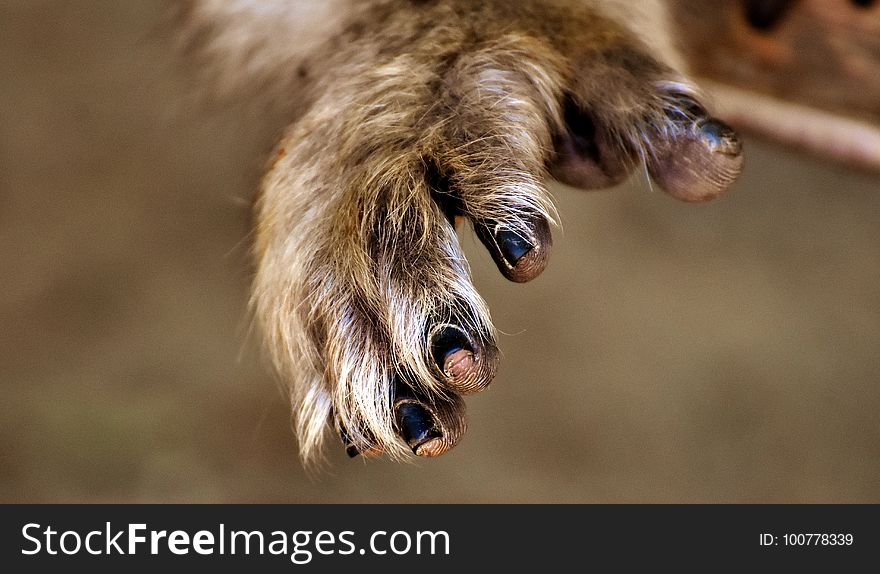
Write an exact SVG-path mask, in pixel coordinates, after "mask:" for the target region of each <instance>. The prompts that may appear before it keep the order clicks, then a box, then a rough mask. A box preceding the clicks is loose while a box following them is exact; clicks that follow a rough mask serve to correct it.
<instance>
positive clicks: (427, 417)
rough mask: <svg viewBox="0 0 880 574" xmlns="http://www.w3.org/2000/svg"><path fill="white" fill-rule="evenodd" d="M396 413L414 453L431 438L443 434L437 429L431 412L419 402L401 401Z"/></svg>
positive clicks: (398, 424)
mask: <svg viewBox="0 0 880 574" xmlns="http://www.w3.org/2000/svg"><path fill="white" fill-rule="evenodd" d="M395 414H396V417H397V426H398V427H400V434H401V436H402V437H403V440H405V441H406V444H407V445H409V447H410V448H411V449H412V451H413V453H415V452H416V451H417V450H418V448H419V447H420V446H421V445H423V444H425V443H426V442H428V441H429V440H431V439H435V438H440V437H441V436H443V435H442V433H440V432H439V431H438V430H437V429H436V427H435V425H434V417H433V416H432V415H431V413H429V412H428V410H427V409H425V408H424V407H423V406H422V405H420V404H418V403H413V402H405V403H400V404H398V405H397V409H396V412H395Z"/></svg>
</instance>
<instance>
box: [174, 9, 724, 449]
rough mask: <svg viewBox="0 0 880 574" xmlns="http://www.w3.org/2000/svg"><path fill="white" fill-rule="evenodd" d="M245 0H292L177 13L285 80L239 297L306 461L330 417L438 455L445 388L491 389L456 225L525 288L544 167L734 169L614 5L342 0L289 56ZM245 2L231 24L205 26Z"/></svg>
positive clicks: (351, 431) (445, 431)
mask: <svg viewBox="0 0 880 574" xmlns="http://www.w3.org/2000/svg"><path fill="white" fill-rule="evenodd" d="M256 4H259V5H261V6H264V5H266V6H268V5H270V6H273V7H274V8H276V9H278V10H281V11H282V12H283V10H284V9H285V6H286V5H293V4H297V5H298V9H302V8H303V7H304V6H305V5H307V4H309V3H308V2H300V3H295V2H283V1H281V0H275V1H273V2H265V3H250V2H229V3H227V4H226V5H222V4H219V3H217V2H212V1H210V0H204V1H203V2H195V3H193V4H192V6H191V9H190V11H189V14H190V16H189V19H190V21H191V22H193V21H195V22H196V23H197V24H198V25H195V28H199V26H201V28H199V29H202V28H204V29H205V30H207V32H205V33H204V34H203V38H202V40H201V41H202V42H203V45H205V46H209V47H213V49H215V50H218V49H221V48H222V46H223V42H224V40H220V38H222V37H223V35H222V33H221V32H218V31H217V30H221V31H222V30H226V31H227V37H228V34H230V32H229V30H239V33H240V34H242V36H241V38H247V39H248V40H247V41H245V40H241V41H240V42H239V44H240V45H242V44H244V45H247V46H248V53H249V54H250V55H251V57H253V58H263V60H260V61H259V62H255V63H253V64H252V65H250V67H249V68H247V69H249V70H251V71H253V73H254V74H258V76H259V77H261V78H263V77H267V72H266V70H274V72H272V73H268V77H271V76H272V75H273V74H278V75H280V76H281V77H282V80H279V84H278V85H287V83H289V82H293V83H297V84H298V87H297V90H299V93H301V94H303V95H302V96H301V97H302V99H303V101H304V102H305V103H304V104H303V105H302V106H301V109H302V113H301V114H300V115H299V116H298V117H296V118H295V121H293V123H292V125H291V126H290V128H289V129H288V130H287V132H286V134H285V136H284V137H283V139H282V141H281V143H280V144H279V147H278V149H277V154H276V157H275V159H274V161H273V163H272V166H271V168H270V169H269V171H268V173H267V175H266V177H265V180H264V183H263V186H262V190H261V193H260V195H259V198H258V201H257V203H256V209H257V234H256V236H257V238H256V244H255V255H256V261H257V275H256V278H255V282H254V291H253V306H254V309H255V312H256V315H257V318H258V320H259V322H260V324H261V326H262V328H263V332H264V334H265V338H266V342H267V346H268V348H269V350H270V352H271V355H272V357H273V360H274V362H275V364H276V366H277V368H278V370H279V372H280V373H281V376H282V377H283V378H284V380H285V381H286V382H288V383H289V385H290V389H291V400H292V404H293V406H294V412H295V413H296V417H297V430H298V435H299V440H300V445H301V451H302V453H303V456H304V458H305V459H306V460H312V459H314V458H315V457H316V456H317V454H318V453H319V450H320V446H321V444H322V442H323V438H324V435H325V434H326V433H325V430H326V429H328V428H333V429H335V431H336V432H337V433H338V434H339V435H340V436H342V437H343V441H344V442H345V443H346V445H347V446H348V448H349V452H350V453H352V454H355V453H362V454H377V453H385V454H389V455H392V456H403V455H405V454H408V453H409V452H413V453H415V454H417V455H422V456H436V455H439V454H442V453H444V452H446V451H448V450H449V449H450V448H451V447H453V446H454V445H455V444H456V442H457V441H458V440H459V439H460V438H461V436H462V435H463V433H464V430H465V415H464V402H463V401H462V399H461V395H464V394H467V393H471V392H475V391H478V390H480V389H482V388H484V387H485V386H486V385H488V384H489V382H490V381H491V380H492V378H493V376H494V373H495V370H496V366H497V361H498V351H497V349H496V346H495V340H494V334H493V327H492V323H491V319H490V316H489V312H488V310H487V309H486V306H485V304H484V302H483V301H482V299H481V298H480V296H479V295H478V294H477V293H476V291H475V290H474V288H473V285H472V284H471V281H470V278H469V271H468V266H467V263H466V261H465V260H464V257H463V255H462V253H461V249H460V247H459V244H458V240H457V237H456V233H455V226H454V224H455V222H456V221H458V219H459V218H460V217H466V218H469V219H470V220H471V221H472V222H473V225H474V228H475V230H476V232H477V234H478V236H479V237H480V239H481V240H482V241H483V243H484V244H485V245H486V247H487V248H488V250H489V251H490V253H491V255H492V256H493V258H494V260H495V262H496V264H497V265H498V268H499V270H500V271H501V272H502V273H503V274H504V275H505V276H506V277H508V278H509V279H511V280H514V281H528V280H529V279H532V278H533V277H535V276H537V275H538V274H539V273H540V272H541V271H542V270H543V268H544V266H545V265H546V264H547V260H548V255H549V252H550V246H551V236H550V225H551V224H552V222H553V220H554V208H553V205H552V202H551V201H550V198H549V196H548V194H547V192H546V190H545V187H544V181H545V178H546V177H547V175H548V174H549V175H553V176H554V177H557V178H559V179H561V180H563V181H565V182H567V183H570V184H573V185H577V186H581V187H585V188H594V187H603V186H607V185H609V184H612V183H615V182H617V181H619V180H620V179H621V178H622V177H625V176H626V175H627V174H628V173H629V172H630V171H631V170H632V169H633V168H634V166H635V165H637V164H639V163H640V162H644V163H645V164H646V165H647V167H648V169H649V171H650V172H651V174H652V176H653V178H654V179H655V180H656V181H657V182H658V184H659V185H660V186H661V187H663V188H664V189H666V190H667V191H668V192H669V193H670V194H672V195H673V196H675V197H677V198H679V199H683V200H687V201H704V200H707V199H711V198H712V197H714V196H716V195H717V194H719V193H721V192H722V191H724V190H725V189H727V187H728V186H729V185H730V183H732V181H733V180H734V179H735V177H736V176H737V174H738V173H739V170H740V168H741V155H740V148H739V143H738V141H737V140H736V137H735V135H734V134H733V132H732V131H730V130H729V129H728V128H727V127H726V126H724V125H723V124H722V123H720V122H718V121H717V120H714V119H712V118H711V117H710V116H709V115H708V113H707V112H706V111H705V109H704V108H703V107H702V106H701V105H700V104H698V103H697V100H696V97H695V91H694V89H693V88H692V87H691V86H690V85H689V84H688V82H687V81H686V80H685V79H684V78H683V76H681V75H680V74H679V73H677V72H675V71H674V70H673V69H672V68H670V67H669V66H668V64H667V63H666V62H663V61H660V60H659V59H658V58H656V57H655V56H654V55H652V54H653V53H654V51H653V50H652V49H651V47H649V46H648V45H647V44H645V43H644V42H643V40H642V39H640V37H639V36H638V35H637V34H636V33H634V31H633V30H634V29H639V30H640V29H642V28H641V26H642V25H641V24H639V25H636V26H634V25H633V24H632V22H629V23H627V22H625V21H624V22H621V16H620V13H621V10H620V7H621V6H620V2H614V1H608V2H562V1H554V0H528V1H522V2H515V3H509V2H501V1H500V0H485V1H482V2H473V1H467V0H446V1H443V0H434V1H430V0H426V1H415V0H373V1H366V2H353V3H351V4H350V5H348V7H349V10H347V11H342V10H340V14H342V13H344V16H342V17H339V18H335V19H334V20H333V22H331V23H326V22H325V23H324V25H325V28H324V30H325V31H326V32H325V33H326V34H327V35H328V38H327V39H326V41H324V43H314V45H311V46H310V48H309V50H307V53H306V54H304V55H303V54H297V55H296V56H294V55H293V54H294V52H295V50H293V49H290V50H289V51H286V50H285V48H284V46H283V44H282V45H279V44H278V42H285V41H286V40H285V39H284V38H283V37H280V36H272V35H271V34H275V32H274V31H273V30H276V31H277V27H278V26H277V22H273V23H272V25H269V24H266V25H265V26H266V29H265V30H263V29H262V27H261V26H255V27H252V28H251V29H247V28H246V26H247V25H252V26H253V22H254V21H258V20H255V18H256V19H258V17H259V16H260V15H261V14H262V15H263V16H265V13H262V12H261V10H262V9H258V8H256V7H255V6H256ZM248 5H251V11H253V13H252V14H250V15H249V17H248V18H243V19H242V22H241V26H242V28H236V26H237V24H236V18H230V19H228V20H224V19H223V14H224V11H223V10H224V8H223V7H224V6H225V7H226V8H229V7H230V6H233V7H236V8H237V9H246V8H247V6H248ZM226 14H227V15H228V13H226ZM212 18H213V19H212ZM206 22H209V23H210V25H207V24H206ZM206 26H207V27H206ZM212 27H213V28H212ZM245 29H247V30H248V31H246V32H245V31H244V30H245ZM212 30H213V32H212ZM203 31H204V30H203ZM267 33H268V34H269V36H267V35H266V34H267ZM261 34H262V36H261ZM253 35H257V36H258V37H260V38H261V40H259V41H256V40H254V39H253V38H252V36H253ZM212 42H213V43H212ZM218 42H219V44H218ZM657 43H658V45H661V46H668V42H667V41H666V40H665V39H660V37H659V36H658V39H657ZM218 46H219V47H220V48H218ZM281 53H283V54H285V56H284V57H283V58H282V57H281V56H279V55H278V54H281ZM276 61H278V62H281V63H282V65H281V66H280V67H274V68H273V63H274V62H276ZM247 69H246V70H245V71H247ZM223 73H229V74H231V77H236V72H235V71H228V72H221V75H222V74H223ZM227 83H228V82H227Z"/></svg>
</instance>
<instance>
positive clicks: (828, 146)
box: [670, 0, 880, 173]
mask: <svg viewBox="0 0 880 574" xmlns="http://www.w3.org/2000/svg"><path fill="white" fill-rule="evenodd" d="M670 4H671V8H672V20H673V22H674V23H675V26H676V28H677V30H676V35H677V37H678V38H679V40H680V43H681V47H682V49H683V51H684V53H685V55H686V58H687V60H688V63H689V65H690V67H691V71H692V72H693V73H694V74H696V75H697V76H700V77H703V78H706V80H707V81H704V82H703V85H704V87H705V89H706V92H707V93H708V95H709V96H710V98H709V99H710V101H711V100H713V99H714V100H715V102H716V104H717V105H716V108H717V110H716V111H717V112H718V114H719V115H720V116H721V117H724V118H725V119H727V120H728V121H729V122H730V123H731V124H733V125H734V126H735V127H738V128H739V129H741V130H743V131H747V132H752V133H756V134H759V135H762V136H765V137H769V138H772V139H774V140H777V141H780V142H782V143H785V144H789V145H792V146H796V147H799V148H801V149H805V150H808V151H811V152H813V153H816V154H818V155H820V156H822V157H824V158H826V159H830V160H833V161H837V162H840V163H843V164H846V165H850V166H853V167H858V168H861V169H867V170H870V171H873V172H876V173H880V2H875V3H872V2H854V1H852V0H798V1H796V2H765V3H763V4H764V5H770V4H773V5H779V9H776V10H764V11H763V12H760V14H758V16H760V18H759V17H756V13H757V12H756V11H755V10H756V9H755V5H756V3H755V2H748V1H732V0H671V2H670Z"/></svg>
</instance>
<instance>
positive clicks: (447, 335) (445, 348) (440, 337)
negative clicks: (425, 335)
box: [431, 325, 475, 371]
mask: <svg viewBox="0 0 880 574" xmlns="http://www.w3.org/2000/svg"><path fill="white" fill-rule="evenodd" d="M457 351H470V352H471V353H474V352H475V351H474V347H473V345H471V341H470V339H469V338H468V336H467V335H466V334H465V333H464V331H462V330H461V329H459V328H458V327H453V326H452V325H444V326H443V328H441V329H440V330H438V331H437V332H436V333H435V334H434V336H433V338H432V339H431V356H433V357H434V362H435V363H437V366H438V367H439V368H440V370H441V371H442V370H444V368H445V367H446V358H447V357H449V356H450V355H452V354H453V353H455V352H457Z"/></svg>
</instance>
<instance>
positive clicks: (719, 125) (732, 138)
mask: <svg viewBox="0 0 880 574" xmlns="http://www.w3.org/2000/svg"><path fill="white" fill-rule="evenodd" d="M698 129H699V130H700V134H701V135H702V136H703V138H705V139H706V140H708V141H709V142H710V143H711V144H712V146H713V147H714V148H716V149H717V150H718V151H721V152H723V153H727V154H730V155H739V153H740V151H742V144H741V143H740V141H739V138H738V137H737V135H736V132H735V131H733V128H731V127H730V126H728V125H727V124H725V123H724V122H721V121H719V120H716V119H714V118H711V119H708V120H705V121H703V122H700V124H699V126H698Z"/></svg>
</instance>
